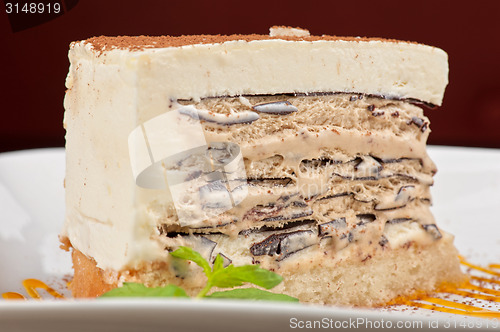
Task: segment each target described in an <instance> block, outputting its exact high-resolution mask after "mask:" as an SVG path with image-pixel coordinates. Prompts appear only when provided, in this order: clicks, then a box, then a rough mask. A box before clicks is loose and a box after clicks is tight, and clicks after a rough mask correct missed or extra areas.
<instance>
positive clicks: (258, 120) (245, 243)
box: [61, 27, 463, 306]
mask: <svg viewBox="0 0 500 332" xmlns="http://www.w3.org/2000/svg"><path fill="white" fill-rule="evenodd" d="M69 58H70V62H71V66H70V71H69V75H68V78H67V81H66V85H67V92H66V98H65V109H66V112H65V120H64V122H65V128H66V130H67V134H66V154H67V164H66V166H67V169H66V180H65V185H66V222H65V226H64V229H63V232H62V235H61V238H62V240H63V241H64V243H65V244H66V245H67V246H68V247H71V248H72V250H73V263H74V269H75V276H74V279H73V281H72V283H71V288H72V291H73V294H74V296H76V297H93V296H98V295H100V294H102V293H103V292H105V291H107V290H109V289H112V288H114V287H117V286H119V285H121V284H122V283H123V282H127V281H134V282H140V283H144V284H145V285H147V286H150V287H156V286H161V285H165V284H170V283H172V284H176V285H180V286H182V287H184V288H185V289H187V290H188V292H191V293H192V294H195V293H196V292H198V291H199V290H200V289H201V288H202V286H203V285H204V282H205V279H204V278H205V277H204V275H203V272H202V271H201V269H200V268H198V267H197V266H194V264H192V265H182V264H179V263H178V262H177V261H176V260H174V259H173V258H172V257H171V256H170V255H169V252H171V251H172V250H175V249H176V248H178V247H179V246H190V247H192V248H194V249H195V250H197V251H198V252H200V253H201V254H202V255H203V256H204V257H205V258H206V259H207V260H208V261H210V262H213V260H214V258H215V256H216V255H218V254H220V255H221V256H222V257H223V258H224V261H225V264H234V265H242V264H260V266H261V267H263V268H266V269H269V270H272V271H274V272H276V273H278V274H280V275H281V276H283V278H284V281H283V282H282V284H280V285H279V286H278V287H276V288H275V289H273V291H276V292H280V293H285V294H288V295H291V296H295V297H298V298H299V299H300V300H301V301H303V302H310V303H325V304H341V305H356V306H374V305H380V304H384V303H387V302H389V301H390V300H392V299H394V298H396V297H398V296H409V295H411V294H413V293H416V292H430V291H433V290H436V289H437V288H439V287H440V286H441V285H443V284H445V283H446V284H448V285H449V284H454V283H458V282H460V281H462V280H463V277H462V273H461V271H460V268H459V260H458V258H457V251H456V249H455V248H454V246H453V236H452V235H450V234H448V233H446V232H445V231H443V230H442V229H441V228H439V227H438V226H437V225H436V221H435V220H434V218H433V216H432V214H431V212H430V209H429V207H430V206H431V202H432V199H431V195H430V192H429V188H430V186H431V185H432V184H433V175H434V174H435V172H436V167H435V165H434V164H433V162H432V161H431V160H430V159H429V157H428V155H427V152H426V141H427V137H428V135H429V133H430V128H429V120H428V118H426V117H425V115H424V114H423V108H422V106H423V105H426V106H431V107H432V106H439V105H441V103H442V99H443V94H444V90H445V87H446V85H447V83H448V63H447V55H446V53H445V52H444V51H442V50H440V49H438V48H434V47H430V46H426V45H422V44H417V43H411V42H402V41H395V40H386V39H375V38H347V37H334V36H321V37H317V36H310V35H309V32H308V31H307V30H303V29H298V28H295V29H292V28H287V27H273V28H271V33H270V35H269V36H266V35H232V36H208V35H201V36H183V37H168V36H163V37H97V38H91V39H88V40H84V41H80V42H74V43H72V44H71V47H70V52H69Z"/></svg>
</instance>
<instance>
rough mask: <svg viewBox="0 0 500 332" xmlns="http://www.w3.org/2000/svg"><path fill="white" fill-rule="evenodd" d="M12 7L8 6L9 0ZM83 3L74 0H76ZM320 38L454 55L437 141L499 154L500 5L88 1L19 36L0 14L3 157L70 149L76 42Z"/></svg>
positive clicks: (435, 121) (395, 0) (494, 0)
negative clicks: (67, 119)
mask: <svg viewBox="0 0 500 332" xmlns="http://www.w3.org/2000/svg"><path fill="white" fill-rule="evenodd" d="M7 2H8V1H7ZM73 2H74V1H73ZM272 25H290V26H300V27H303V28H307V29H309V30H310V31H311V33H313V34H332V35H341V36H342V35H354V36H370V37H371V36H375V37H389V38H397V39H403V40H414V41H418V42H421V43H425V44H429V45H433V46H437V47H440V48H442V49H444V50H446V51H447V52H448V54H449V57H450V84H449V86H448V88H447V91H446V95H445V99H444V105H443V106H442V107H441V108H439V109H436V110H430V111H428V112H427V115H428V116H429V117H430V119H431V123H432V130H433V133H432V134H431V138H430V143H432V144H446V145H462V146H485V147H497V148H500V128H499V127H500V66H499V62H500V1H498V0H490V1H481V0H476V1H467V2H464V1H451V0H450V1H439V0H432V1H428V0H425V1H401V0H391V1H384V0H379V1H373V0H371V1H324V2H317V1H302V2H293V1H286V2H271V1H260V0H259V1H246V2H242V1H241V2H240V1H236V0H233V1H228V0H223V1H217V2H215V1H147V0H143V1H117V0H113V1H109V0H108V1H97V0H94V1H89V0H87V1H85V0H81V1H79V2H78V3H77V4H76V6H74V8H73V9H71V10H69V11H68V12H67V13H65V14H64V15H62V16H59V17H57V18H55V19H53V20H51V21H48V22H46V23H43V24H40V25H38V26H35V27H32V28H29V29H25V30H22V31H19V32H15V33H14V32H13V31H12V29H11V26H10V23H9V19H8V16H7V15H6V14H5V12H4V10H3V8H2V12H1V13H0V32H1V40H0V45H2V47H1V51H0V63H1V81H2V88H1V90H0V91H1V104H0V105H1V106H0V107H1V108H0V110H1V118H0V152H2V151H9V150H17V149H26V148H36V147H47V146H63V145H64V130H63V128H62V119H63V104H62V102H63V97H64V89H65V87H64V80H65V77H66V73H67V70H68V66H69V63H68V59H67V51H68V45H69V43H70V42H71V41H73V40H79V39H85V38H88V37H91V36H95V35H139V34H146V35H162V34H169V35H181V34H201V33H208V34H219V33H220V34H231V33H242V34H245V33H262V34H267V33H268V28H269V27H270V26H272Z"/></svg>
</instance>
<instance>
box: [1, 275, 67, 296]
mask: <svg viewBox="0 0 500 332" xmlns="http://www.w3.org/2000/svg"><path fill="white" fill-rule="evenodd" d="M23 286H24V289H26V292H27V293H28V295H29V296H30V297H31V298H33V299H35V300H41V299H42V297H41V296H40V293H38V291H37V289H38V288H40V289H43V290H45V291H46V292H47V293H49V294H50V295H52V296H53V297H54V298H64V296H63V295H62V294H60V293H59V292H57V291H56V290H55V289H54V288H52V287H49V286H47V284H45V283H44V282H43V281H40V280H38V279H26V280H24V281H23ZM2 297H3V298H4V299H6V300H26V297H25V296H24V295H22V294H19V293H16V292H7V293H3V294H2Z"/></svg>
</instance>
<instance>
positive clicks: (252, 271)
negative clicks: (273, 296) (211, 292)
mask: <svg viewBox="0 0 500 332" xmlns="http://www.w3.org/2000/svg"><path fill="white" fill-rule="evenodd" d="M282 280H283V278H282V277H281V276H279V275H278V274H276V273H274V272H271V271H268V270H265V269H261V268H260V267H259V266H258V265H243V266H238V267H235V266H234V265H229V266H228V267H226V268H224V269H222V270H218V271H216V272H214V273H213V274H212V275H211V276H210V277H209V280H208V281H209V282H210V283H212V284H213V285H214V286H216V287H220V288H232V287H238V286H241V285H243V284H244V283H246V282H249V283H252V284H254V285H257V286H260V287H263V288H265V289H271V288H273V287H274V286H276V285H278V284H279V283H280V282H281V281H282Z"/></svg>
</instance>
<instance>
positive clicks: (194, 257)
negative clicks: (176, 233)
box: [170, 246, 212, 276]
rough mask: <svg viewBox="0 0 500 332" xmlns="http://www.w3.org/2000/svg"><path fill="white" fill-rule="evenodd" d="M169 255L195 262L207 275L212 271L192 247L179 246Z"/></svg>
mask: <svg viewBox="0 0 500 332" xmlns="http://www.w3.org/2000/svg"><path fill="white" fill-rule="evenodd" d="M170 255H172V256H174V257H177V258H182V259H185V260H187V261H193V262H195V263H196V264H197V265H198V266H200V267H201V268H202V269H203V272H205V274H206V275H207V276H208V275H209V274H210V273H212V269H211V268H210V264H208V262H207V261H206V260H205V258H203V257H202V256H201V255H200V254H199V253H198V252H197V251H195V250H193V249H192V248H189V247H184V246H180V247H179V249H177V250H176V251H173V252H171V253H170Z"/></svg>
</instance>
